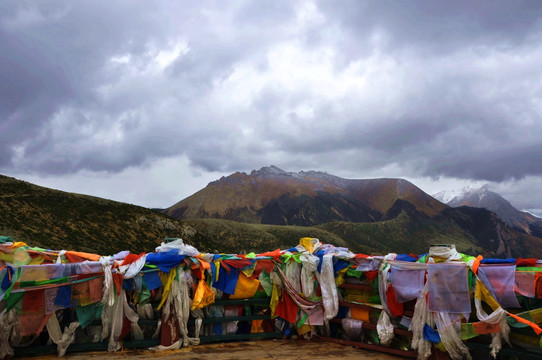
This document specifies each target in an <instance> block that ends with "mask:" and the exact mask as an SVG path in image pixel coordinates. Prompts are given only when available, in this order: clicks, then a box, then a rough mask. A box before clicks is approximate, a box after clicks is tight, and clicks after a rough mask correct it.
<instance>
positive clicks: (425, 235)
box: [0, 168, 542, 257]
mask: <svg viewBox="0 0 542 360" xmlns="http://www.w3.org/2000/svg"><path fill="white" fill-rule="evenodd" d="M254 178H256V180H254ZM283 183H285V184H286V185H282V184H283ZM224 184H225V185H224ZM240 184H243V186H241V185H240ZM247 184H248V186H252V189H257V190H258V191H254V190H253V191H254V193H251V192H250V191H249V190H247V189H246V188H244V185H247ZM269 184H270V185H269ZM222 185H223V186H224V187H223V188H222V187H221V186H222ZM209 189H212V190H213V191H209ZM223 189H226V190H228V191H232V192H233V191H235V193H228V192H224V193H223V194H221V193H220V191H223ZM284 189H286V190H287V191H286V190H284ZM198 194H200V195H201V194H203V195H205V196H207V197H212V200H213V202H211V204H212V205H213V206H214V207H215V209H216V208H222V209H226V210H225V211H224V212H223V215H228V216H232V217H233V215H235V214H244V215H245V217H246V218H247V219H256V220H258V221H261V219H266V220H268V221H269V222H271V221H273V220H277V222H278V223H279V224H262V223H256V221H254V222H253V223H249V222H247V221H245V222H239V221H232V220H227V219H219V218H209V217H208V218H187V219H182V220H179V219H175V218H172V217H170V216H168V215H166V214H161V213H159V212H158V211H155V210H151V209H146V208H143V207H139V206H134V205H129V204H124V203H120V202H116V201H111V200H106V199H101V198H97V197H93V196H87V195H81V194H74V193H68V192H63V191H58V190H53V189H48V188H44V187H40V186H36V185H33V184H30V183H28V182H25V181H20V180H17V179H13V178H9V177H5V176H1V175H0V235H7V236H11V237H13V238H14V239H15V240H16V241H24V242H26V243H28V244H29V245H31V246H40V247H43V248H51V249H57V250H60V249H66V250H79V251H88V252H93V253H98V254H103V255H110V254H113V253H116V252H118V251H121V250H130V251H132V252H135V253H138V252H143V251H146V252H148V251H152V250H154V248H155V247H156V246H157V245H158V244H159V243H160V242H161V241H162V240H163V239H164V238H166V237H180V238H182V239H183V240H184V241H185V243H187V244H190V245H193V246H195V247H196V248H198V249H199V250H200V251H204V252H214V253H220V252H226V253H244V252H251V251H255V252H264V251H269V250H274V249H276V248H282V249H286V248H290V247H292V246H295V245H297V244H298V242H299V239H300V238H301V237H305V236H309V237H317V238H318V239H320V241H322V242H323V243H328V244H333V245H335V246H343V247H348V248H350V249H351V250H352V251H354V252H360V253H365V254H375V255H382V254H386V253H388V252H398V253H405V252H413V253H418V254H420V253H424V252H426V251H427V249H428V248H429V246H430V245H431V244H441V243H453V244H455V245H456V247H457V249H458V250H459V251H461V252H464V253H468V254H472V255H477V254H482V255H484V256H493V257H508V256H514V257H517V256H522V257H542V246H540V242H541V241H542V239H540V238H537V237H534V236H531V235H528V234H525V233H520V232H518V231H517V230H514V229H511V228H510V227H508V226H507V225H506V224H505V223H504V222H503V221H502V220H500V219H499V218H498V217H496V216H495V214H493V213H492V212H490V211H488V210H486V209H476V208H472V207H459V208H450V207H448V206H446V205H444V204H442V203H440V202H438V201H437V200H435V199H434V198H432V197H429V196H428V195H427V194H425V193H424V192H423V191H421V190H420V189H418V188H417V187H415V186H414V185H412V184H410V183H408V182H406V181H404V180H401V179H377V180H347V179H341V178H339V177H335V176H332V175H329V174H325V173H319V172H300V173H285V172H283V171H281V170H280V169H277V168H264V169H262V170H259V171H255V172H252V173H251V174H249V175H247V174H242V173H236V174H232V175H231V176H228V177H225V178H223V179H220V180H217V181H215V182H213V183H211V184H209V186H208V187H207V188H205V189H202V190H201V191H200V192H198V193H196V194H194V195H192V197H191V199H190V200H191V201H192V202H193V203H196V204H200V205H201V204H206V201H207V200H205V199H201V198H200V199H198V196H199V195H198ZM236 194H237V195H236ZM196 195H198V196H196ZM221 199H225V200H227V203H228V204H229V205H228V206H226V205H224V204H221V202H220V200H221ZM258 199H259V200H260V202H258V201H257V200H258ZM262 199H269V201H268V202H267V203H266V202H265V201H262ZM289 200H294V201H293V202H292V203H290V202H289ZM231 204H234V205H235V204H238V205H240V206H242V207H243V208H244V210H239V209H238V208H235V207H232V205H231ZM256 204H259V205H258V206H259V207H257V206H256ZM270 204H274V205H273V206H271V205H270ZM209 208H210V207H209ZM209 208H207V209H206V208H199V209H197V211H196V213H197V212H198V211H199V212H200V213H202V214H205V213H206V212H209V213H211V212H210V211H209ZM257 209H259V210H257ZM261 209H264V210H261ZM273 209H275V210H273ZM440 209H442V210H440ZM178 211H181V212H183V213H185V214H190V213H191V211H193V209H189V208H185V209H184V210H178ZM274 211H276V213H274ZM218 215H220V214H218ZM258 216H260V217H261V218H258ZM262 222H263V221H262ZM284 223H287V224H302V225H304V226H299V225H280V224H284ZM316 223H317V225H313V224H316ZM305 224H308V225H311V226H305Z"/></svg>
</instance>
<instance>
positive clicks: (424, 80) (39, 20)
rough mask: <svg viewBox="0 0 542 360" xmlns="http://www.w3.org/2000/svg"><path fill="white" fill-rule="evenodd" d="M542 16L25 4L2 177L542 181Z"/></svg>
mask: <svg viewBox="0 0 542 360" xmlns="http://www.w3.org/2000/svg"><path fill="white" fill-rule="evenodd" d="M541 15H542V3H541V2H539V1H523V2H513V1H483V2H482V1H458V2H435V1H408V2H396V1H349V2H341V3H340V5H338V4H337V3H332V2H311V1H299V2H290V1H282V2H280V1H269V2H228V3H225V2H219V1H216V2H195V1H194V2H191V1H185V2H177V1H159V2H153V3H147V2H131V1H130V2H128V1H127V2H122V3H114V2H113V3H112V2H106V1H92V2H79V1H78V2H74V1H65V2H58V1H51V2H49V1H39V2H38V1H8V2H2V4H1V5H0V48H1V49H2V52H1V54H0V116H1V118H0V140H1V141H0V169H3V170H6V169H7V170H9V169H18V170H20V171H28V172H38V173H43V174H68V173H76V172H78V171H81V170H90V171H107V172H112V173H115V172H121V171H123V170H125V169H127V168H130V167H138V166H146V165H148V164H150V163H153V162H154V161H156V160H157V159H162V158H170V157H175V156H181V155H182V156H186V157H188V159H189V161H190V163H191V165H192V166H194V167H196V168H200V169H203V170H206V171H221V172H230V171H237V170H250V169H253V168H259V167H260V166H262V165H267V164H271V163H273V164H276V165H279V166H282V167H287V166H288V165H296V166H295V167H298V168H304V169H306V170H307V169H310V168H313V169H314V168H316V169H325V170H327V171H329V172H334V171H336V170H338V169H339V168H341V167H342V168H344V167H348V168H355V169H359V170H371V171H373V172H374V171H377V170H378V169H380V168H386V167H394V168H397V169H398V170H399V171H400V172H401V173H400V174H397V176H428V177H439V176H447V177H456V178H465V179H474V180H487V181H503V180H508V179H522V178H525V177H529V176H530V178H531V179H539V177H540V176H542V160H541V150H540V149H542V136H540V135H539V134H541V133H542V119H541V113H542V98H541V96H540V94H542V80H541V79H542V70H541V68H540V65H539V59H540V58H541V56H542V45H541V44H540V41H539V39H540V38H542V22H541V20H540V19H542V16H541Z"/></svg>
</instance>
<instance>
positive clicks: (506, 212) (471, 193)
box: [433, 185, 542, 237]
mask: <svg viewBox="0 0 542 360" xmlns="http://www.w3.org/2000/svg"><path fill="white" fill-rule="evenodd" d="M433 197H434V198H435V199H437V200H439V201H441V202H443V203H445V204H446V205H448V206H451V207H459V206H472V207H476V208H484V209H487V210H490V211H492V212H494V213H495V214H497V216H499V217H500V218H501V219H502V220H503V221H504V222H505V223H506V224H507V225H508V226H510V227H512V228H515V229H519V230H521V231H524V232H525V233H527V234H531V235H534V236H537V237H542V219H539V218H537V217H536V216H534V215H532V214H530V213H528V212H525V211H520V210H518V209H516V208H515V207H514V206H512V205H511V204H510V203H509V202H508V201H507V200H506V199H504V198H503V197H502V196H501V195H499V194H497V193H496V192H493V191H490V190H489V187H488V186H487V185H484V186H482V187H480V188H473V187H465V188H463V189H460V190H451V191H441V192H439V193H437V194H434V195H433Z"/></svg>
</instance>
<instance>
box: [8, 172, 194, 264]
mask: <svg viewBox="0 0 542 360" xmlns="http://www.w3.org/2000/svg"><path fill="white" fill-rule="evenodd" d="M192 233H193V230H192V229H190V228H189V227H187V226H186V225H184V224H183V223H182V222H180V221H178V220H175V219H172V218H170V217H168V216H165V215H163V214H160V213H157V212H154V211H152V210H150V209H146V208H143V207H139V206H134V205H129V204H124V203H120V202H115V201H110V200H105V199H101V198H97V197H92V196H85V195H79V194H72V193H67V192H63V191H58V190H52V189H48V188H44V187H40V186H36V185H32V184H30V183H27V182H24V181H20V180H16V179H13V178H9V177H5V176H0V234H2V235H9V236H11V237H13V238H14V239H15V240H17V241H24V242H26V243H28V244H29V245H31V246H41V247H45V248H50V249H58V250H60V249H66V250H69V249H71V250H79V251H89V252H96V253H99V254H103V255H108V254H112V253H115V252H118V251H121V250H130V251H132V252H141V251H152V250H154V248H155V247H156V246H157V245H159V244H160V242H161V241H162V240H163V239H164V238H165V237H182V238H186V237H188V236H190V235H192ZM196 245H199V246H203V244H196Z"/></svg>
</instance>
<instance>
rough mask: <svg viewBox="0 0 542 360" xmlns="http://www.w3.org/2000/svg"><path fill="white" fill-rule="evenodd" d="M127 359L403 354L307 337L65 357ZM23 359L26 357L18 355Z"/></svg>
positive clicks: (314, 359)
mask: <svg viewBox="0 0 542 360" xmlns="http://www.w3.org/2000/svg"><path fill="white" fill-rule="evenodd" d="M102 358H103V359H104V360H127V359H164V360H168V359H182V360H259V359H280V360H294V359H300V360H305V359H306V360H309V359H310V360H324V359H325V360H329V359H339V358H343V359H348V360H351V359H353V360H356V359H371V360H398V359H402V357H398V356H393V355H388V354H383V353H378V352H371V351H367V350H362V349H355V348H353V347H350V346H345V345H340V344H334V343H328V342H321V341H304V340H264V341H245V342H231V343H220V344H209V345H199V346H192V347H188V348H181V349H179V350H168V351H161V352H153V351H150V350H124V351H119V352H116V353H108V352H103V351H99V352H85V353H68V354H67V355H66V356H65V357H64V359H66V360H86V359H91V360H99V359H102ZM17 359H23V358H17ZM26 359H33V360H53V359H58V357H57V356H56V355H47V356H34V357H32V358H26Z"/></svg>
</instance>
